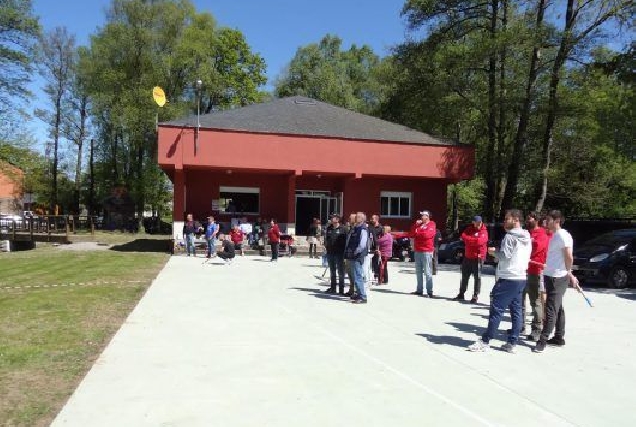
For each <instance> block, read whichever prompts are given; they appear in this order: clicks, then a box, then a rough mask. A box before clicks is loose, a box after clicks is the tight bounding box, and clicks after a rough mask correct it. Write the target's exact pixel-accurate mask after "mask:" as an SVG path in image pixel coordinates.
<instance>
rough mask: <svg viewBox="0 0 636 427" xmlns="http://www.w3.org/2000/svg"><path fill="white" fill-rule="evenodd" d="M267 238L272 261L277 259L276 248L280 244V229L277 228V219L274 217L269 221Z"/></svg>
mask: <svg viewBox="0 0 636 427" xmlns="http://www.w3.org/2000/svg"><path fill="white" fill-rule="evenodd" d="M267 240H268V241H269V245H270V247H271V248H272V262H276V261H278V249H279V245H280V229H279V228H278V221H276V220H275V219H274V218H272V220H271V221H270V228H269V231H267Z"/></svg>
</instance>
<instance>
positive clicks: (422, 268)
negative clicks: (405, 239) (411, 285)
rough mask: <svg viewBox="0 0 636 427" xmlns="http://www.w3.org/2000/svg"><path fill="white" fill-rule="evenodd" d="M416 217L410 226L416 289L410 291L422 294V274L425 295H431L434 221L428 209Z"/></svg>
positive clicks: (431, 296)
mask: <svg viewBox="0 0 636 427" xmlns="http://www.w3.org/2000/svg"><path fill="white" fill-rule="evenodd" d="M420 217H421V219H418V220H417V221H416V222H415V224H413V227H411V238H412V239H413V253H414V256H415V276H416V278H417V289H416V290H415V292H411V293H412V294H414V295H421V296H423V295H424V276H426V295H428V297H429V298H434V295H433V252H434V251H435V245H434V240H435V229H436V228H435V222H433V221H431V219H430V218H431V213H430V212H429V211H421V212H420Z"/></svg>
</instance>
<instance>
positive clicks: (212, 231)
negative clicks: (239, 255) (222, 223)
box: [205, 216, 219, 258]
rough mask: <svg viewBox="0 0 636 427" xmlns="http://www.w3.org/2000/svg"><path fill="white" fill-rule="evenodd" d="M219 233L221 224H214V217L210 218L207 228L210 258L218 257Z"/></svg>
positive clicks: (206, 238)
mask: <svg viewBox="0 0 636 427" xmlns="http://www.w3.org/2000/svg"><path fill="white" fill-rule="evenodd" d="M218 233H219V224H217V223H216V222H214V217H213V216H209V217H208V225H207V226H206V227H205V240H206V242H207V243H208V255H207V257H208V258H211V257H213V256H216V249H215V246H216V236H217V234H218Z"/></svg>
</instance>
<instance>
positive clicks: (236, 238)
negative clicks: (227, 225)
mask: <svg viewBox="0 0 636 427" xmlns="http://www.w3.org/2000/svg"><path fill="white" fill-rule="evenodd" d="M230 239H232V242H234V243H235V244H237V243H242V242H243V232H242V231H241V230H232V231H230Z"/></svg>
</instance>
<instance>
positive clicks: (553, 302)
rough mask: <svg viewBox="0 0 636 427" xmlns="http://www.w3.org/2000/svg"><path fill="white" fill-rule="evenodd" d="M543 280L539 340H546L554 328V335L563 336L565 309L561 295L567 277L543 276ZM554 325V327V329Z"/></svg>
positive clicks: (564, 289) (566, 287)
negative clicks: (541, 323) (542, 313)
mask: <svg viewBox="0 0 636 427" xmlns="http://www.w3.org/2000/svg"><path fill="white" fill-rule="evenodd" d="M543 280H544V282H545V293H546V296H547V299H546V302H545V321H544V324H543V331H541V338H540V339H541V341H547V340H548V338H550V334H551V333H552V331H553V330H554V336H555V337H557V338H565V310H564V309H563V297H564V296H565V291H566V290H567V289H568V280H569V279H568V277H567V276H564V277H550V276H543ZM555 327H556V329H555Z"/></svg>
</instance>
